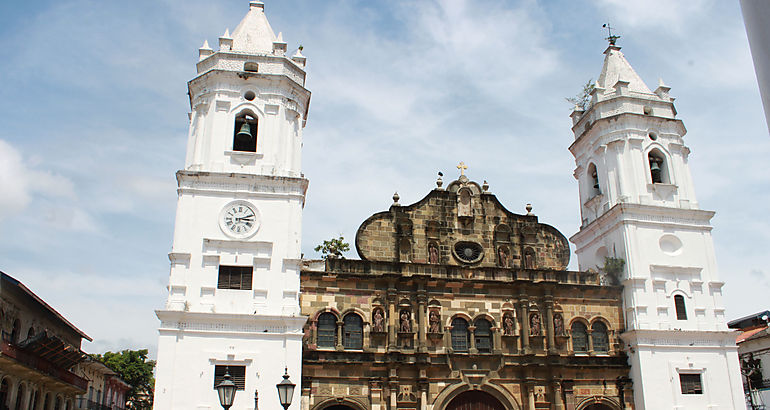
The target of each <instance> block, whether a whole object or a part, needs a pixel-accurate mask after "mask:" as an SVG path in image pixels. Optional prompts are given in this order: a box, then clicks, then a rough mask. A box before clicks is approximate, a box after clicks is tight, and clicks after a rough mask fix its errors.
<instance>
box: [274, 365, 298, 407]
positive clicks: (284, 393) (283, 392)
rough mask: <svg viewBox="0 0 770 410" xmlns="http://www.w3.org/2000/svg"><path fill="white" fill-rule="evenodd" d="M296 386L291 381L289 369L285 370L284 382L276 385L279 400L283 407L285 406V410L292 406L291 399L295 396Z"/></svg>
mask: <svg viewBox="0 0 770 410" xmlns="http://www.w3.org/2000/svg"><path fill="white" fill-rule="evenodd" d="M295 386H296V384H294V383H292V382H291V380H289V369H288V368H284V375H283V380H281V382H280V383H278V384H276V385H275V387H277V388H278V399H279V400H280V401H281V406H283V408H284V410H286V409H288V408H289V406H291V399H292V396H294V387H295Z"/></svg>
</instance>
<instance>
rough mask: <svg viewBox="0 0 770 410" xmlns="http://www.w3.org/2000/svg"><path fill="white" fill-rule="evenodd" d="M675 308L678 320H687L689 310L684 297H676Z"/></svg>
mask: <svg viewBox="0 0 770 410" xmlns="http://www.w3.org/2000/svg"><path fill="white" fill-rule="evenodd" d="M674 307H675V308H676V320H687V309H685V305H684V296H682V295H675V296H674Z"/></svg>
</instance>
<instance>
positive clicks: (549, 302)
mask: <svg viewBox="0 0 770 410" xmlns="http://www.w3.org/2000/svg"><path fill="white" fill-rule="evenodd" d="M549 292H550V291H549ZM545 335H546V337H547V340H548V353H549V354H554V353H556V343H555V341H554V337H553V335H554V329H553V296H551V295H546V296H545Z"/></svg>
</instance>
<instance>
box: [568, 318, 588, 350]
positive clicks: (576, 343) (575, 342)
mask: <svg viewBox="0 0 770 410" xmlns="http://www.w3.org/2000/svg"><path fill="white" fill-rule="evenodd" d="M571 330H572V332H571V333H572V350H573V351H574V352H580V353H583V352H587V351H588V331H587V328H586V325H584V324H583V323H581V322H575V323H573V324H572V329H571Z"/></svg>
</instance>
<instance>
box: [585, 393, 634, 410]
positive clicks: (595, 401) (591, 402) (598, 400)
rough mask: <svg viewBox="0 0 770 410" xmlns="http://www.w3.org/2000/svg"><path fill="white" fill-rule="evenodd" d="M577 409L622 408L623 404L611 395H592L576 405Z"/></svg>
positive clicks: (611, 409)
mask: <svg viewBox="0 0 770 410" xmlns="http://www.w3.org/2000/svg"><path fill="white" fill-rule="evenodd" d="M575 408H576V409H577V410H621V408H622V407H621V406H620V405H619V404H618V403H617V402H616V401H615V400H613V399H610V398H609V397H601V396H596V397H590V398H587V399H585V400H583V401H581V402H580V403H578V404H577V406H575Z"/></svg>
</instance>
